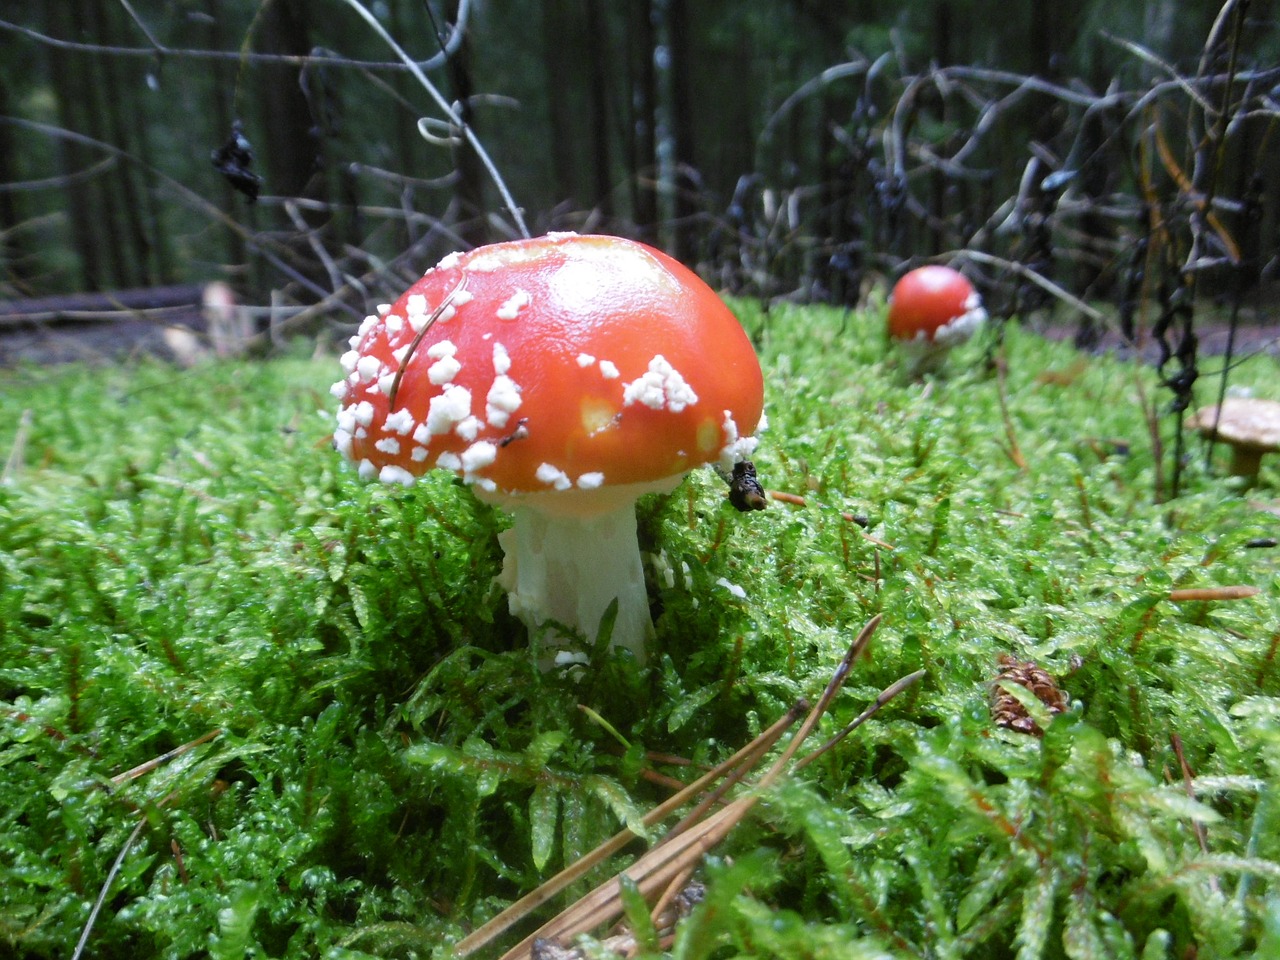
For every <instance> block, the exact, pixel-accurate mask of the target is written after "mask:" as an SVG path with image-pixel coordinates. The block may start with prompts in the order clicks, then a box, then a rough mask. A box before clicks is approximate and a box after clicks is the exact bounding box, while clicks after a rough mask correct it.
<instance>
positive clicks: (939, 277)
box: [888, 264, 987, 370]
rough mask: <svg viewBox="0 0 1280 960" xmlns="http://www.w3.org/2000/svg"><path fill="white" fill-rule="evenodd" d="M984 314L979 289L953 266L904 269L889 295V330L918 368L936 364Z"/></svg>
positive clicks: (977, 324) (968, 334) (974, 328)
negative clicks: (904, 272)
mask: <svg viewBox="0 0 1280 960" xmlns="http://www.w3.org/2000/svg"><path fill="white" fill-rule="evenodd" d="M986 319H987V311H986V310H984V309H983V307H982V298H981V297H980V296H979V295H978V291H977V290H975V289H974V288H973V284H972V283H970V282H969V280H968V279H967V278H966V277H965V276H964V274H962V273H960V272H959V271H958V270H953V269H952V268H951V267H944V266H941V265H937V264H930V265H928V266H924V267H917V268H916V269H915V270H912V271H910V272H908V273H906V274H904V275H903V277H902V278H901V279H900V280H899V281H898V282H897V283H896V284H895V285H894V288H893V292H892V293H891V294H890V295H889V318H888V326H889V336H890V338H891V339H892V340H894V341H895V342H896V343H898V344H899V345H900V346H901V347H902V349H904V350H905V351H906V352H907V354H908V355H909V356H910V357H911V358H912V360H913V361H914V363H915V364H916V366H917V369H918V370H924V369H928V368H929V367H931V366H933V365H936V364H937V363H938V362H940V361H941V359H942V358H943V357H944V356H945V355H946V352H947V351H948V350H950V348H951V347H953V346H955V345H956V344H958V343H963V342H964V341H965V340H968V339H969V338H970V337H971V336H973V334H974V333H975V332H976V331H977V329H978V328H979V327H980V326H981V325H982V324H983V322H984V321H985V320H986Z"/></svg>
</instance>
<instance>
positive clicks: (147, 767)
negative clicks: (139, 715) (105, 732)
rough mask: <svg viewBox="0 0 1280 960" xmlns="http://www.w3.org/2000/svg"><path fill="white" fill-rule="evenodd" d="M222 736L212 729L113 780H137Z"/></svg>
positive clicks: (116, 776)
mask: <svg viewBox="0 0 1280 960" xmlns="http://www.w3.org/2000/svg"><path fill="white" fill-rule="evenodd" d="M220 736H222V731H221V730H218V729H214V730H210V731H209V732H208V733H206V734H204V735H203V736H200V737H196V738H195V739H194V740H191V741H189V742H187V743H184V744H183V745H182V746H180V747H174V748H173V749H172V750H169V751H167V752H165V753H162V754H160V756H158V757H152V758H151V759H150V760H148V761H146V762H145V763H140V764H138V765H137V766H136V767H132V768H131V769H129V770H126V771H125V772H124V773H117V774H116V775H115V776H114V777H112V778H111V782H112V783H114V784H115V785H116V786H117V787H118V786H120V785H121V784H123V783H128V782H129V781H130V780H137V779H138V778H139V777H141V776H143V775H145V774H148V773H150V772H151V771H152V770H154V769H156V767H159V766H162V765H164V764H166V763H168V762H169V761H170V760H174V759H177V758H178V757H180V756H182V755H183V754H184V753H187V752H189V751H191V750H194V749H195V748H196V747H198V746H201V745H202V744H206V743H208V742H209V741H210V740H216V739H217V738H218V737H220Z"/></svg>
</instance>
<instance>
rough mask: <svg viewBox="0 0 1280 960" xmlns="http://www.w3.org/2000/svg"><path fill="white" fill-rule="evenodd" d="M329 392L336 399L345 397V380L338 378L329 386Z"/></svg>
mask: <svg viewBox="0 0 1280 960" xmlns="http://www.w3.org/2000/svg"><path fill="white" fill-rule="evenodd" d="M329 393H330V394H331V395H332V396H333V397H335V398H336V399H338V400H345V399H347V393H348V387H347V381H345V380H339V381H338V382H337V383H335V384H334V385H333V386H331V387H330V388H329Z"/></svg>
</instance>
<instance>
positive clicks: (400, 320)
mask: <svg viewBox="0 0 1280 960" xmlns="http://www.w3.org/2000/svg"><path fill="white" fill-rule="evenodd" d="M386 323H387V333H389V334H391V335H392V336H395V335H396V334H398V333H399V332H400V331H401V330H403V329H404V317H402V316H400V314H398V313H389V314H387V320H386Z"/></svg>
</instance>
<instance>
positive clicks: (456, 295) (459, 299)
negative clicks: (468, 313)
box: [449, 290, 476, 307]
mask: <svg viewBox="0 0 1280 960" xmlns="http://www.w3.org/2000/svg"><path fill="white" fill-rule="evenodd" d="M475 298H476V295H475V294H474V293H472V292H471V291H470V290H454V292H453V296H452V297H450V299H449V302H450V303H451V304H452V305H453V306H455V307H465V306H466V305H467V304H468V303H470V302H471V301H472V300H474V299H475Z"/></svg>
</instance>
